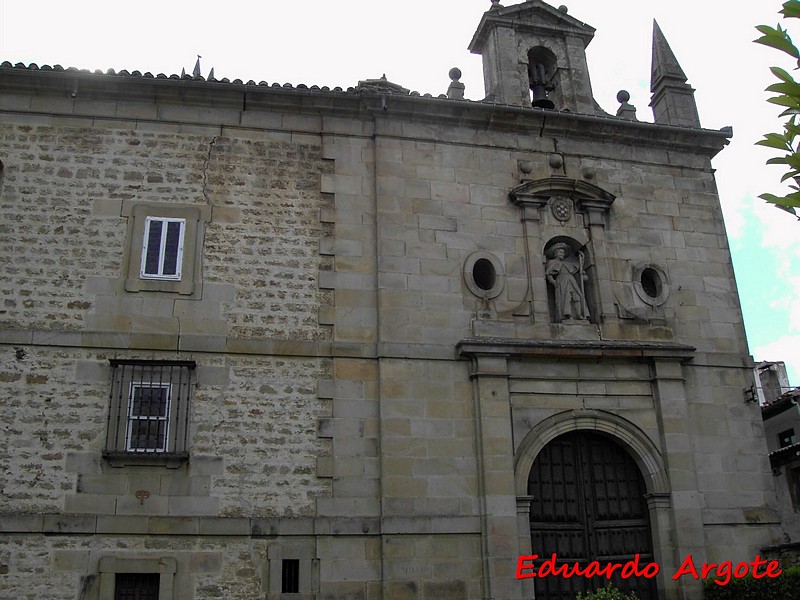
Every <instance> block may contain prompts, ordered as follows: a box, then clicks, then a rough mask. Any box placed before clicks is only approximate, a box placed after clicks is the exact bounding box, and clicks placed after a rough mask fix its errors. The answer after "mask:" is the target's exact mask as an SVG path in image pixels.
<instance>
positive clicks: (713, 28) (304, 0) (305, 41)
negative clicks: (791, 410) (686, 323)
mask: <svg viewBox="0 0 800 600" xmlns="http://www.w3.org/2000/svg"><path fill="white" fill-rule="evenodd" d="M514 3H515V2H511V1H506V2H504V5H506V6H510V5H512V4H514ZM557 4H558V3H557V2H556V3H554V5H557ZM735 4H736V5H735V8H734V7H733V3H721V2H711V1H709V0H672V1H671V2H664V1H663V0H658V1H656V0H604V1H599V0H568V1H567V2H566V5H567V7H568V9H569V14H570V15H572V16H573V17H575V18H577V19H580V20H581V21H584V22H585V23H588V24H589V25H591V26H593V27H594V28H596V29H597V33H596V34H595V38H594V40H593V41H592V43H591V44H590V45H589V47H588V49H587V56H588V60H589V69H590V74H591V78H592V85H593V89H594V95H595V98H596V99H597V101H598V102H599V103H600V105H601V106H602V107H603V108H604V109H605V110H606V111H608V112H611V113H613V112H615V111H616V108H617V106H618V103H617V101H616V94H617V91H618V90H620V89H627V90H628V91H629V92H630V93H631V103H632V104H633V105H634V106H636V108H637V109H638V112H637V116H638V118H639V119H640V120H643V121H652V113H651V111H650V109H649V107H648V104H649V101H650V93H649V81H650V54H651V40H652V23H653V19H656V20H657V21H658V23H659V25H660V27H661V29H662V31H663V32H664V34H665V36H666V37H667V40H668V41H669V43H670V46H671V47H672V50H673V52H674V53H675V55H676V56H677V58H678V61H679V62H680V63H681V66H682V67H683V70H684V71H685V73H686V75H687V77H688V79H689V83H690V84H691V85H692V86H693V87H694V88H696V90H697V91H696V94H695V96H696V99H697V104H698V110H699V113H700V119H701V122H702V124H703V126H704V127H706V128H708V129H719V128H721V127H724V126H726V125H732V126H733V128H734V137H733V141H732V143H731V145H730V146H728V147H727V148H726V149H725V150H723V151H722V152H721V153H720V154H719V155H718V156H717V158H715V159H714V167H715V168H716V169H717V174H716V177H717V184H718V187H719V191H720V196H721V199H722V206H723V211H724V214H725V221H726V225H727V228H728V233H729V236H730V241H731V250H732V252H733V257H734V266H735V269H736V277H737V281H738V285H739V291H740V295H741V300H742V308H743V311H744V316H745V324H746V327H747V333H748V339H749V342H750V352H751V353H752V354H753V356H754V357H755V359H756V360H783V361H785V362H786V364H787V367H788V368H789V375H790V381H791V383H792V384H794V385H800V296H798V291H799V290H800V222H798V221H797V220H796V219H795V218H794V217H792V216H791V215H788V214H786V213H783V212H781V211H779V210H777V209H775V208H772V207H769V206H766V205H765V204H764V203H763V202H762V201H761V200H758V199H757V196H758V194H760V193H763V192H773V193H779V192H781V191H782V189H783V188H782V187H781V185H780V184H779V183H778V182H779V180H780V176H781V174H782V171H781V169H780V168H779V167H774V166H773V167H766V166H764V161H765V160H766V159H768V158H769V157H770V156H772V153H771V152H770V151H769V150H768V149H764V148H759V147H755V146H754V145H753V144H754V143H755V141H756V140H758V139H759V138H760V137H761V135H762V134H763V133H766V132H768V131H778V130H780V127H781V126H780V120H779V118H778V114H779V112H780V111H779V110H778V109H777V108H776V107H773V106H771V105H769V104H767V103H766V98H767V97H768V94H766V93H765V92H764V91H763V90H764V88H765V87H766V86H767V85H769V84H770V83H772V75H771V74H770V72H769V67H770V66H771V65H780V66H783V67H784V68H786V69H791V67H792V65H791V62H790V61H789V59H788V57H787V58H786V59H784V58H783V55H781V54H780V53H778V52H777V51H774V50H770V49H768V48H764V47H761V46H758V45H756V44H753V43H752V40H753V39H755V38H756V37H757V36H758V33H757V32H756V31H755V29H754V27H755V25H757V24H762V23H766V24H770V25H773V26H774V25H775V24H776V23H777V22H778V20H779V15H778V10H779V9H780V7H781V4H782V1H781V0H757V1H752V2H737V3H735ZM490 6H491V3H490V1H489V0H401V1H398V0H350V1H347V0H340V1H332V0H270V1H268V2H260V3H255V2H244V1H240V0H227V2H208V1H205V0H202V1H193V2H188V1H182V0H181V1H175V0H170V1H165V0H160V1H158V2H154V1H152V0H139V1H137V2H122V1H110V0H105V1H102V2H101V1H81V0H74V1H73V2H63V1H59V2H56V1H43V0H0V61H2V60H8V61H11V62H12V63H17V62H23V63H25V64H28V63H31V62H35V63H37V64H39V65H42V64H50V65H53V64H60V65H62V66H64V67H69V66H74V67H78V68H86V69H92V70H94V69H101V70H103V71H105V70H107V69H109V68H113V69H115V70H121V69H127V70H129V71H133V70H139V71H142V72H146V71H150V72H152V73H153V74H158V73H165V74H173V73H180V71H181V68H185V69H186V71H187V72H191V70H192V67H193V66H194V63H195V60H196V58H197V55H198V54H199V55H202V57H203V58H202V60H201V66H202V74H203V75H204V76H206V75H207V74H208V71H209V69H210V68H211V67H214V69H215V76H216V77H217V78H218V79H221V78H223V77H227V78H229V79H231V80H233V79H242V80H243V81H248V80H250V79H252V80H254V81H256V82H260V81H267V82H269V83H275V82H277V83H280V84H283V83H292V84H295V85H296V84H300V83H304V84H306V85H309V86H310V85H314V84H316V85H319V86H323V85H327V86H329V87H335V86H341V87H343V88H347V87H350V86H354V85H356V84H357V82H358V81H359V80H361V79H367V78H375V77H380V76H381V75H382V74H384V73H385V74H386V76H387V78H388V79H389V80H390V81H393V82H395V83H399V84H401V85H403V86H404V87H407V88H409V89H412V90H416V91H419V92H420V93H423V94H424V93H431V94H434V95H438V94H441V93H444V92H445V91H446V89H447V85H448V83H449V78H448V76H447V73H448V71H449V69H450V68H451V67H453V66H457V67H459V68H460V69H461V70H462V71H463V73H464V75H463V77H462V78H461V81H462V82H463V83H465V84H466V86H467V89H466V96H467V97H468V98H470V99H474V100H480V99H481V98H483V96H484V89H483V77H482V72H481V61H480V57H478V56H473V55H470V54H469V52H468V51H467V49H466V48H467V45H468V44H469V41H470V39H471V38H472V34H473V33H474V31H475V28H476V27H477V24H478V22H479V21H480V18H481V15H482V14H483V12H484V11H486V10H488V9H489V8H490ZM790 31H793V32H794V33H795V37H796V38H797V39H800V21H798V22H797V25H795V24H794V23H791V24H790Z"/></svg>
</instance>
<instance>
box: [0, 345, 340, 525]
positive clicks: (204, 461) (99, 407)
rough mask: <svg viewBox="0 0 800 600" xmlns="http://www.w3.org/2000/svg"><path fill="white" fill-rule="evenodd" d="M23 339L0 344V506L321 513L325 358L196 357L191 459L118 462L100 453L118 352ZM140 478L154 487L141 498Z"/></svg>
mask: <svg viewBox="0 0 800 600" xmlns="http://www.w3.org/2000/svg"><path fill="white" fill-rule="evenodd" d="M21 350H22V351H23V352H24V354H23V355H22V356H21V357H20V355H19V354H18V353H17V351H16V350H15V349H14V348H13V347H10V346H3V347H2V354H0V397H2V398H3V399H4V403H5V410H3V412H2V415H0V427H2V435H0V438H2V439H1V441H0V443H1V444H2V447H0V450H1V451H2V452H0V470H2V472H3V473H4V477H3V480H2V487H1V488H0V512H5V513H23V514H24V513H61V512H68V513H95V514H112V515H169V516H184V515H209V516H226V517H239V516H246V517H266V516H270V517H290V516H313V514H314V509H315V501H316V499H317V498H318V497H326V496H327V495H329V493H330V490H329V485H330V480H328V479H320V478H318V477H316V469H317V460H318V459H319V457H322V456H327V455H328V453H329V452H330V447H329V441H328V440H325V439H321V438H319V437H318V436H317V420H318V419H319V417H320V416H327V415H328V414H329V407H328V406H327V405H326V404H325V401H324V400H320V399H319V398H318V397H317V381H318V380H319V379H320V378H323V379H324V378H327V377H329V366H328V364H327V362H326V361H320V360H318V359H300V358H279V357H278V358H276V357H272V358H268V357H257V356H252V357H248V356H228V357H222V356H212V355H198V356H196V357H195V358H196V359H197V362H198V366H197V374H198V375H197V376H198V384H197V387H196V390H195V395H194V397H193V399H192V413H191V423H190V431H191V435H190V441H189V454H190V460H189V465H188V468H185V469H184V468H181V469H167V468H164V467H133V468H129V467H123V468H115V467H110V466H109V465H108V464H107V463H105V461H103V460H102V459H101V458H100V456H101V452H102V450H103V447H104V444H105V435H106V419H107V414H108V404H109V385H110V369H109V366H108V359H109V358H112V357H113V356H115V355H116V356H118V357H119V356H120V355H119V354H118V353H117V354H115V353H111V352H104V351H93V350H80V349H56V348H49V347H44V346H32V347H31V346H29V347H26V348H21ZM133 356H137V357H141V355H133ZM147 356H148V358H156V359H157V358H162V357H163V358H167V357H168V355H167V354H159V353H156V354H148V355H147ZM184 358H186V357H184ZM213 465H217V466H213ZM139 489H147V490H148V491H149V492H150V497H149V498H148V499H147V502H145V503H142V504H140V503H139V502H138V501H137V499H136V498H135V493H136V491H137V490H139Z"/></svg>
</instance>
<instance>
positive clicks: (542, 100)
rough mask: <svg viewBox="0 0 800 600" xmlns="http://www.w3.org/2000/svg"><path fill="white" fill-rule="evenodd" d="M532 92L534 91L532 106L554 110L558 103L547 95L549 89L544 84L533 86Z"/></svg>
mask: <svg viewBox="0 0 800 600" xmlns="http://www.w3.org/2000/svg"><path fill="white" fill-rule="evenodd" d="M531 92H533V101H532V102H531V106H533V107H534V108H545V109H547V110H553V109H554V108H555V107H556V105H555V104H553V101H552V100H550V98H548V97H547V89H546V88H545V86H544V85H543V84H538V85H533V86H531Z"/></svg>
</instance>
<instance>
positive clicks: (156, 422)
mask: <svg viewBox="0 0 800 600" xmlns="http://www.w3.org/2000/svg"><path fill="white" fill-rule="evenodd" d="M171 399H172V384H170V383H161V382H153V381H137V382H133V381H132V382H131V383H130V393H129V395H128V425H127V428H126V431H125V446H126V449H127V450H128V451H129V452H166V450H167V440H168V439H169V420H170V419H169V417H170V404H171Z"/></svg>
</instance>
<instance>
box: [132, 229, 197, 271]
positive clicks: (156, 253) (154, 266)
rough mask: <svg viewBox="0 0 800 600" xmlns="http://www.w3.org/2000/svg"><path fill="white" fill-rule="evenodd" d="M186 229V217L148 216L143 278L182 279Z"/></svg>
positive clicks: (143, 253) (145, 230)
mask: <svg viewBox="0 0 800 600" xmlns="http://www.w3.org/2000/svg"><path fill="white" fill-rule="evenodd" d="M185 231H186V219H172V218H167V217H147V219H146V221H145V225H144V242H143V246H142V268H141V272H140V276H141V277H142V278H144V279H169V280H173V281H179V280H180V278H181V264H182V263H183V238H184V234H185Z"/></svg>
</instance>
